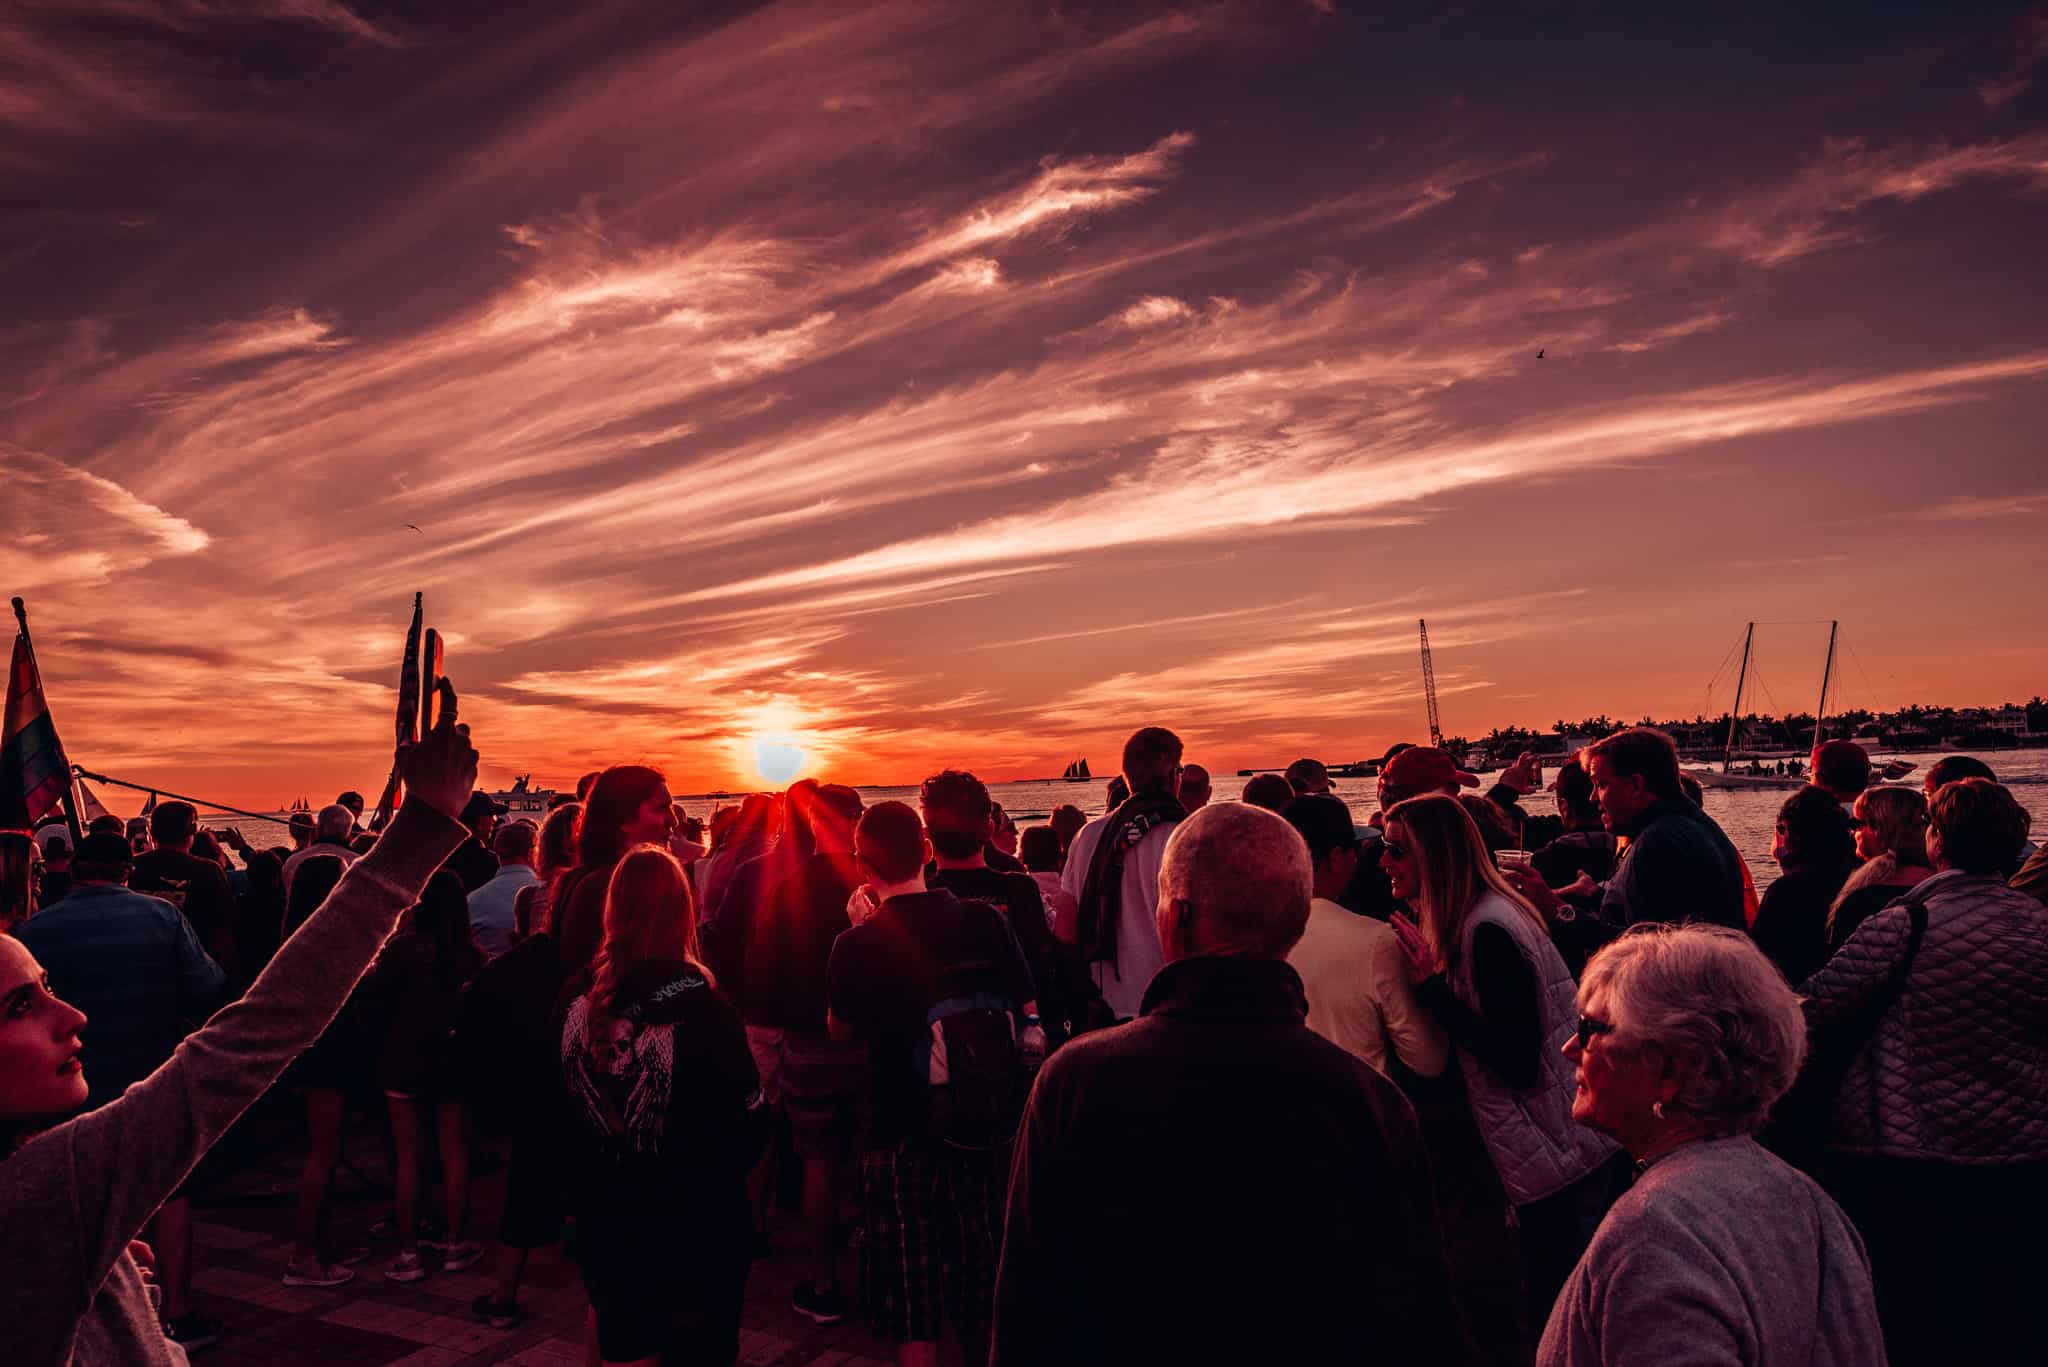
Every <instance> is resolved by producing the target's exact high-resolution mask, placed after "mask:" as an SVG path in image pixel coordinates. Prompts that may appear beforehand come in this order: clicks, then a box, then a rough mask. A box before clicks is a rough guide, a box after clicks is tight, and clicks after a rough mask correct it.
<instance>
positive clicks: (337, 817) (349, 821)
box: [314, 802, 356, 843]
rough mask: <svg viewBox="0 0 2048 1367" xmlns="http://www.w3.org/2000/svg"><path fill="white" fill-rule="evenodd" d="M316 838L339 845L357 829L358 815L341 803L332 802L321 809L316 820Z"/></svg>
mask: <svg viewBox="0 0 2048 1367" xmlns="http://www.w3.org/2000/svg"><path fill="white" fill-rule="evenodd" d="M314 822H315V827H314V838H315V839H316V840H326V841H332V842H336V843H339V842H341V841H344V840H347V839H348V835H349V832H350V831H352V830H354V829H355V828H356V814H355V813H354V812H352V811H350V810H349V809H348V808H346V807H344V806H342V805H341V804H340V803H339V802H331V803H329V804H328V805H327V806H325V807H322V808H321V809H320V815H319V816H317V817H315V818H314Z"/></svg>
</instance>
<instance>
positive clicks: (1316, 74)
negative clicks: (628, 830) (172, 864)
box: [0, 0, 2048, 810]
mask: <svg viewBox="0 0 2048 1367" xmlns="http://www.w3.org/2000/svg"><path fill="white" fill-rule="evenodd" d="M1441 8H1442V7H1439V6H1435V5H1420V4H1417V5H1402V6H1395V7H1366V6H1357V5H1352V4H1348V3H1344V2H1343V0H1334V2H1333V3H1299V4H1280V3H1273V4H1261V5H1250V4H1246V5H1232V4H1203V5H1193V6H1167V5H1158V6H1148V5H1143V4H1139V3H1132V2H1129V0H1127V2H1126V3H1118V4H1101V5H1087V4H1045V3H1038V4H1018V5H986V4H981V5H965V4H962V5H947V4H921V3H879V4H857V3H830V4H816V5H798V4H777V5H767V6H747V5H690V6H681V5H676V6H666V5H644V4H636V5H627V4H618V5H608V6H607V5H567V6H563V5H552V4H550V5H533V6H527V7H524V8H523V9H522V7H519V6H513V5H505V4H497V3H491V4H485V3H450V4H437V5H418V6H409V7H397V6H381V5H369V4H344V3H342V2H341V0H246V2H238V0H53V2H51V3H43V2H42V0H29V3H27V4H25V5H14V6H8V7H7V8H5V9H4V10H0V186H4V188H0V206H4V207H0V299H4V301H5V303H4V307H0V364H4V367H5V373H6V375H7V382H6V383H5V384H4V385H0V472H4V474H5V487H4V493H0V594H21V595H23V596H24V597H26V598H27V599H28V602H29V607H30V612H31V621H32V625H33V627H34V629H35V633H36V640H37V646H38V650H39V654H40V656H41V662H42V666H43V673H44V678H45V682H46V684H47V686H48V691H49V696H50V702H51V707H52V710H53V713H54V715H55V718H56V721H57V724H58V727H59V729H60V731H61V733H62V735H63V737H64V740H65V742H66V746H67V748H68V749H69V751H70V752H71V757H72V758H73V759H74V760H76V761H77V762H79V763H82V764H85V765H87V766H88V767H90V768H94V769H99V770H102V771H105V772H109V773H113V774H116V775H120V776H137V777H141V778H144V779H146V780H149V781H154V782H161V783H162V784H164V785H165V786H167V787H172V788H180V789H182V790H183V791H191V792H198V793H200V794H203V795H206V796H209V797H214V798H219V799H222V800H226V801H230V802H246V803H251V804H256V805H261V806H264V807H268V806H271V805H273V804H275V803H276V802H277V801H278V800H279V799H280V798H285V797H290V796H296V795H297V794H299V793H301V792H305V793H307V794H309V795H310V796H311V797H313V799H314V800H315V801H316V802H317V801H319V800H321V799H322V798H325V797H328V796H331V795H332V793H333V792H334V791H335V790H337V789H338V788H340V787H344V786H350V787H358V788H363V789H365V790H369V791H371V792H373V793H374V790H375V788H376V786H377V785H378V783H379V782H380V780H381V778H382V776H383V773H384V770H385V768H386V767H388V762H389V749H390V727H391V721H390V712H391V705H392V698H393V687H394V685H395V682H396V675H397V658H398V654H399V646H400V643H401V639H402V634H403V631H404V627H405V622H406V618H407V615H408V613H409V611H410V607H411V599H412V593H413V591H414V590H416V589H418V590H423V591H424V592H425V593H426V598H427V606H428V617H429V621H430V622H431V623H432V624H434V625H436V626H438V627H439V628H440V630H441V631H442V632H443V633H444V634H445V635H446V637H447V639H448V642H449V672H450V673H451V674H452V675H453V676H454V677H455V679H456V681H457V683H458V685H459V686H460V687H461V689H462V691H463V696H464V714H465V716H466V717H467V719H468V720H469V721H470V722H471V723H472V724H473V726H474V729H475V733H476V736H477V740H478V746H479V749H480V750H482V752H483V754H484V757H485V769H484V777H485V780H486V782H488V783H491V784H497V783H501V782H505V781H508V780H509V778H510V776H511V774H512V773H513V772H514V771H515V770H517V771H521V772H524V771H527V770H533V771H536V774H537V778H538V780H539V781H541V782H546V783H552V784H555V785H556V786H566V785H567V784H568V783H570V782H572V781H573V780H574V778H575V776H576V775H577V774H578V773H579V772H581V771H583V770H586V769H589V768H593V767H597V766H598V765H600V764H603V763H606V762H621V761H627V760H634V761H646V762H652V763H656V764H659V765H661V766H663V767H665V768H666V769H667V770H668V772H669V774H670V776H671V778H672V780H673V783H674V786H675V787H676V789H677V790H678V791H701V790H703V789H705V788H709V787H735V788H737V787H744V786H758V783H759V779H758V778H757V777H756V775H755V774H754V772H753V770H752V766H751V764H750V762H749V756H750V754H751V749H750V746H751V742H752V741H753V740H755V739H756V738H762V737H766V738H770V739H776V740H782V741H786V742H789V743H793V744H796V745H800V746H802V747H804V749H805V750H806V751H807V753H808V754H809V756H810V759H811V761H812V764H811V769H810V772H813V773H816V774H818V775H820V776H822V777H829V778H838V779H842V780H846V781H851V782H862V783H869V782H873V783H881V782H900V781H906V780H915V779H916V778H917V777H919V776H921V775H922V774H924V773H927V772H929V771H931V770H932V769H935V768H937V767H939V766H940V765H942V764H944V763H948V762H950V763H955V764H965V765H967V766H969V767H973V768H975V769H976V770H977V771H978V772H980V773H981V774H982V775H983V776H984V777H987V778H991V779H1000V778H1019V777H1034V776H1039V775H1044V774H1048V773H1056V772H1057V771H1058V770H1059V769H1060V767H1061V766H1062V765H1064V764H1065V763H1066V761H1067V760H1069V759H1071V758H1073V757H1074V756H1077V755H1087V756H1089V757H1090V759H1091V762H1092V763H1093V765H1094V767H1095V768H1096V770H1097V771H1098V772H1102V773H1106V772H1109V771H1110V770H1112V769H1113V768H1114V763H1115V755H1116V751H1117V748H1118V746H1119V745H1120V742H1121V739H1122V737H1123V736H1124V735H1126V734H1127V733H1128V732H1129V731H1130V730H1131V729H1132V728H1134V727H1135V726H1138V725H1142V724H1147V723H1158V724H1164V725H1168V726H1171V727H1173V728H1175V729H1176V730H1178V731H1179V732H1180V733H1181V734H1182V735H1183V736H1184V737H1185V738H1186V739H1187V741H1188V746H1189V757H1190V758H1191V759H1196V760H1201V761H1203V762H1205V763H1207V764H1209V765H1210V766H1211V767H1212V768H1216V769H1220V770H1226V771H1234V770H1235V769H1237V768H1239V767H1243V766H1248V765H1253V764H1269V763H1284V762H1285V761H1286V760H1288V759H1291V758H1293V757H1294V756H1295V755H1296V754H1300V753H1308V754H1319V755H1321V756H1323V757H1324V758H1326V759H1330V760H1340V759H1349V758H1353V757H1356V756H1360V755H1366V754H1377V753H1378V752H1379V751H1380V750H1381V749H1382V748H1384V747H1385V745H1387V744H1388V743H1389V742H1391V741H1393V740H1397V739H1403V738H1409V739H1413V738H1416V737H1417V736H1418V735H1419V734H1420V733H1422V732H1423V730H1424V723H1423V714H1422V701H1421V692H1420V671H1419V664H1418V660H1417V656H1416V648H1415V638H1414V629H1415V620H1416V618H1418V617H1426V618H1428V619H1429V623H1430V634H1431V637H1432V641H1433V643H1434V645H1435V646H1436V652H1437V659H1436V664H1437V674H1438V683H1439V688H1440V690H1441V693H1442V708H1443V714H1444V724H1445V729H1446V730H1447V731H1450V732H1459V733H1463V734H1467V735H1477V734H1480V733H1482V732H1484V731H1485V730H1486V729H1487V728H1488V727H1490V726H1493V725H1499V724H1506V723H1520V724H1526V725H1536V726H1547V725H1548V724H1549V723H1551V722H1552V721H1553V720H1554V719H1556V718H1558V717H1560V716H1565V717H1580V716H1584V715H1588V714H1592V713H1600V712H1605V713H1609V714H1612V715H1614V716H1617V717H1623V718H1629V719H1633V718H1636V717H1640V716H1643V715H1645V714H1654V715H1658V716H1667V715H1673V714H1684V715H1691V714H1692V713H1694V712H1696V711H1701V710H1708V711H1711V710H1716V709H1718V708H1719V707H1723V706H1725V705H1726V703H1727V701H1728V693H1729V692H1730V690H1731V684H1730V680H1729V679H1728V678H1727V677H1726V676H1725V675H1724V677H1723V678H1722V680H1721V681H1720V683H1719V684H1718V685H1717V692H1716V694H1715V695H1714V696H1713V697H1712V698H1710V697H1709V695H1708V692H1707V685H1708V681H1709V679H1710V678H1711V677H1713V676H1714V674H1715V671H1716V669H1717V666H1719V665H1720V664H1721V662H1722V660H1723V658H1724V656H1725V655H1726V653H1727V651H1728V648H1729V647H1730V646H1731V645H1732V644H1733V643H1734V642H1735V641H1736V639H1737V638H1738V637H1739V635H1740V633H1741V631H1742V627H1743V623H1744V622H1745V621H1746V620H1748V619H1751V618H1757V619H1764V620H1770V621H1809V620H1811V619H1820V618H1830V617H1836V618H1840V619H1841V620H1842V623H1843V626H1842V630H1843V635H1844V638H1845V640H1846V641H1847V642H1848V643H1849V645H1850V647H1852V648H1853V651H1854V655H1853V658H1852V659H1848V660H1847V661H1846V662H1845V668H1844V671H1843V675H1842V678H1841V681H1840V690H1839V692H1838V696H1839V698H1840V699H1841V701H1842V702H1843V703H1844V704H1846V705H1863V706H1872V707H1893V706H1899V705H1902V704H1905V703H1908V702H1914V701H1938V702H1947V703H1954V704H1969V703H1997V702H2001V701H2005V700H2009V699H2024V698H2025V697H2027V696H2029V695H2031V694H2034V693H2037V692H2043V691H2048V647H2044V640H2048V591H2044V590H2048V535H2044V526H2048V480H2044V470H2048V452H2044V447H2048V435H2044V434H2048V307H2044V306H2043V300H2044V298H2048V252H2044V250H2043V243H2044V242H2048V8H2041V7H2036V8H2032V9H2018V8H2005V9H1984V10H1973V9H1969V8H1967V7H1959V6H1954V5H1945V6H1940V7H1929V8H1928V9H1927V10H1925V11H1924V12H1919V13H1915V12H1912V11H1905V10H1894V11H1890V12H1888V14H1887V15H1886V17H1883V18H1861V19H1857V20H1855V21H1853V23H1852V22H1851V21H1850V20H1848V19H1846V18H1844V17H1843V15H1844V14H1846V13H1847V11H1841V10H1837V12H1836V13H1835V14H1834V15H1832V16H1827V17H1821V16H1816V17H1810V18H1799V17H1790V16H1788V15H1787V14H1786V13H1784V12H1783V10H1782V7H1769V8H1759V9H1756V10H1753V11H1750V10H1741V11H1738V10H1736V9H1733V8H1731V9H1727V10H1719V9H1716V10H1714V11H1712V12H1713V13H1714V15H1715V17H1713V18H1707V17H1701V18H1699V19H1697V20H1680V19H1672V18H1669V17H1665V16H1662V15H1661V14H1660V16H1659V17H1657V18H1655V19H1651V18H1647V17H1644V16H1642V15H1640V14H1636V13H1635V12H1634V11H1633V9H1632V8H1631V7H1619V8H1617V9H1615V10H1614V12H1612V13H1606V14H1603V13H1599V12H1596V10H1595V9H1594V7H1591V6H1569V5H1561V4H1559V5H1540V6H1537V5H1532V6H1527V7H1517V8H1514V9H1512V10H1507V11H1484V10H1480V9H1477V8H1473V9H1469V10H1466V11H1463V12H1461V13H1460V14H1458V15H1457V16H1455V17H1443V16H1442V15H1441V14H1440V12H1439V11H1440V9H1441ZM1651 8H1654V9H1656V10H1659V11H1661V10H1663V9H1665V8H1667V7H1662V6H1659V7H1651ZM671 11H675V12H683V11H687V12H688V13H689V15H690V16H691V17H689V18H687V19H682V18H675V17H670V14H669V12H671ZM1539 348H1540V349H1542V350H1543V353H1544V355H1543V358H1542V359H1540V360H1539V359H1538V358H1537V353H1538V350H1539ZM407 523H414V524H417V526H418V527H419V528H420V530H419V531H413V530H410V529H408V528H407V527H406V525H405V524H407ZM1759 640H1760V643H1761V650H1762V657H1761V668H1762V677H1763V682H1764V684H1765V686H1766V688H1767V689H1768V694H1767V695H1766V696H1764V697H1762V698H1761V699H1760V701H1761V702H1762V705H1763V706H1764V707H1765V708H1766V709H1769V710H1779V711H1786V710H1803V709H1807V708H1810V707H1811V706H1812V702H1813V696H1812V695H1813V694H1814V693H1815V692H1816V690H1817V688H1818V675H1819V670H1820V663H1821V655H1822V652H1823V650H1824V647H1825V640H1826V627H1825V626H1824V625H1821V626H1776V627H1770V628H1760V629H1759ZM1773 702H1775V703H1776V704H1777V706H1776V707H1775V708H1773V707H1772V704H1773ZM107 796H108V797H109V798H110V799H114V800H115V802H116V805H117V806H119V807H120V808H122V809H123V810H126V809H127V808H128V807H129V806H131V805H132V803H131V801H130V800H129V799H127V798H125V797H122V798H116V796H115V795H114V794H111V793H110V794H107Z"/></svg>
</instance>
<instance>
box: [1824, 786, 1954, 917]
mask: <svg viewBox="0 0 2048 1367" xmlns="http://www.w3.org/2000/svg"><path fill="white" fill-rule="evenodd" d="M1856 853H1857V854H1859V855H1861V856H1862V857H1863V867H1861V868H1859V869H1857V870H1856V871H1855V872H1854V873H1852V874H1850V875H1849V881H1848V882H1846V883H1844V884H1842V890H1841V891H1840V892H1838V893H1836V894H1835V900H1834V902H1833V904H1832V905H1830V906H1829V907H1828V952H1829V953H1833V952H1834V951H1835V950H1837V949H1840V948H1841V947H1842V942H1843V941H1844V940H1846V939H1848V938H1849V937H1850V936H1851V935H1853V934H1855V933H1856V927H1858V926H1860V925H1862V924H1863V923H1864V922H1865V921H1867V920H1869V919H1870V917H1871V916H1872V915H1873V914H1875V913H1877V912H1880V911H1883V910H1884V909H1885V908H1886V907H1888V906H1890V905H1891V904H1892V903H1893V902H1894V901H1896V900H1898V899H1899V898H1901V897H1903V896H1905V895H1906V894H1907V893H1909V892H1911V891H1912V890H1913V889H1914V888H1916V887H1918V886H1920V884H1922V883H1924V882H1926V881H1927V880H1928V879H1930V878H1932V877H1934V868H1933V865H1932V864H1931V863H1930V862H1929V861H1928V858H1927V798H1926V796H1925V794H1923V793H1921V792H1920V790H1919V789H1917V788H1901V787H1896V786H1893V785H1887V786H1885V787H1882V788H1866V789H1864V790H1863V792H1862V794H1861V795H1860V796H1858V797H1857V799H1856Z"/></svg>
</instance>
